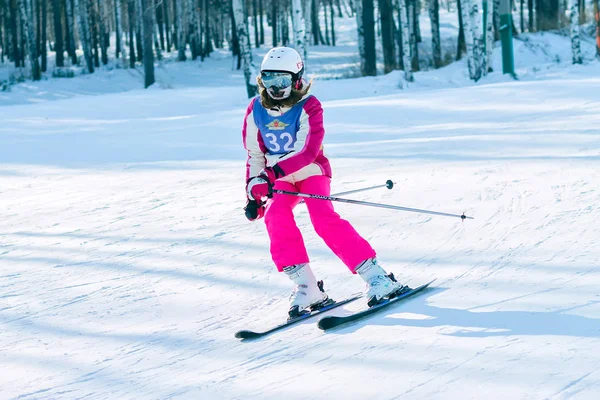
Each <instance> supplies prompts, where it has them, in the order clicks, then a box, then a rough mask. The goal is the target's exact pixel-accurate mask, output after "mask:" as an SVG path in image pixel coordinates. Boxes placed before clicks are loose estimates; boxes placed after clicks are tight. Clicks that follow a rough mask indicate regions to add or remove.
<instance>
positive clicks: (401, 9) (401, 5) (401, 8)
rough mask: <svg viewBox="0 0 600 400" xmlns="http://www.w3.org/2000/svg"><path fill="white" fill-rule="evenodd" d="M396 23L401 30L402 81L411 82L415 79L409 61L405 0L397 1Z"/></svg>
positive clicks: (408, 35) (408, 33)
mask: <svg viewBox="0 0 600 400" xmlns="http://www.w3.org/2000/svg"><path fill="white" fill-rule="evenodd" d="M398 22H399V24H400V29H401V30H402V60H403V64H404V79H406V81H407V82H413V81H414V80H415V78H414V77H413V73H412V66H411V59H410V32H409V27H408V14H407V7H406V1H405V0H398Z"/></svg>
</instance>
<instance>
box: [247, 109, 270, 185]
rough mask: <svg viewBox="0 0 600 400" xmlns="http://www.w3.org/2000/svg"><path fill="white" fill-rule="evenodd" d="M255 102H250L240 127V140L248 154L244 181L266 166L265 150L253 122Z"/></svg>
mask: <svg viewBox="0 0 600 400" xmlns="http://www.w3.org/2000/svg"><path fill="white" fill-rule="evenodd" d="M255 101H256V99H253V100H252V101H251V102H250V105H249V106H248V109H247V110H246V115H245V116H244V124H243V126H242V140H243V142H244V148H245V149H246V151H247V152H248V159H247V160H246V181H248V179H250V178H252V177H255V176H257V175H258V173H259V172H260V171H261V170H262V169H263V168H265V166H266V159H265V153H266V152H267V149H266V147H265V145H264V142H263V140H262V137H261V135H260V132H259V130H258V127H257V126H256V123H255V122H254V115H253V113H252V112H253V109H254V102H255Z"/></svg>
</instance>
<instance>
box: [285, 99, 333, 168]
mask: <svg viewBox="0 0 600 400" xmlns="http://www.w3.org/2000/svg"><path fill="white" fill-rule="evenodd" d="M324 136H325V129H324V128H323V107H322V106H321V102H320V101H319V100H317V98H316V97H314V96H312V97H310V98H309V99H308V100H307V101H306V103H304V108H303V110H302V115H301V116H300V128H299V129H298V132H297V133H296V142H295V143H294V148H293V150H292V151H290V152H289V153H287V154H285V155H284V156H282V157H281V158H280V159H279V160H278V162H277V166H278V167H279V168H281V170H283V172H284V173H285V175H289V174H293V173H294V172H296V171H299V170H300V169H302V168H304V167H306V166H307V165H310V164H312V163H313V162H315V160H316V159H317V156H318V155H319V153H320V152H321V148H322V145H323V137H324Z"/></svg>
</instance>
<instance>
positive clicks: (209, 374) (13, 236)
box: [0, 39, 600, 400]
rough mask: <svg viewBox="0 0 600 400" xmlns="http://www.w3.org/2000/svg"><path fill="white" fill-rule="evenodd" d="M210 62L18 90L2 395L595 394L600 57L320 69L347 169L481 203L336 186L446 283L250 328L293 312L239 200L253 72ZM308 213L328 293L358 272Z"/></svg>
mask: <svg viewBox="0 0 600 400" xmlns="http://www.w3.org/2000/svg"><path fill="white" fill-rule="evenodd" d="M532 40H536V39H532ZM556 40H557V41H560V40H559V39H556ZM563 42H564V40H563ZM565 48H566V46H565ZM528 54H529V55H530V56H531V57H535V54H534V53H532V52H530V53H528ZM215 63H218V61H215ZM182 68H183V67H182ZM522 68H526V66H525V65H523V66H522ZM206 71H207V73H208V74H211V75H210V76H208V77H207V76H204V78H203V77H202V75H201V76H199V78H198V79H199V82H200V81H202V80H203V79H204V81H205V82H206V83H207V84H206V85H205V86H202V87H188V88H182V87H175V88H174V89H172V90H163V89H160V88H155V89H151V90H148V91H142V90H129V91H127V92H122V93H110V94H98V95H95V96H83V95H81V94H78V95H77V96H67V97H69V98H67V99H65V100H59V101H44V102H41V103H39V104H35V105H31V104H24V103H26V102H22V101H20V100H19V101H16V102H15V103H18V104H15V105H6V106H4V107H1V108H0V112H1V113H2V116H3V125H2V127H1V128H0V220H1V221H2V224H0V327H1V328H0V360H1V365H2V373H0V398H3V399H80V398H87V399H261V400H262V399H282V398H286V399H365V398H368V399H401V398H413V399H456V398H461V399H481V398H488V399H597V398H599V397H600V356H599V354H600V293H599V292H598V287H599V285H600V272H599V266H600V249H599V247H598V239H599V238H600V207H599V204H600V184H599V183H598V182H599V181H600V172H599V171H600V133H599V131H598V128H597V127H598V126H599V124H600V114H598V110H599V109H600V94H599V93H600V78H599V74H598V66H597V64H593V63H589V64H587V65H584V66H581V67H567V66H566V65H565V64H552V66H550V67H548V68H547V70H544V71H543V73H542V72H539V71H538V73H536V74H535V75H533V73H532V74H531V75H528V74H523V75H524V77H525V79H524V80H521V81H512V80H508V79H507V78H506V77H502V76H500V75H498V74H494V75H492V76H490V77H488V78H486V79H485V80H484V81H483V82H480V83H479V84H477V85H473V84H471V83H469V82H468V81H466V79H464V76H465V73H464V65H463V66H462V69H460V68H459V66H456V65H451V66H449V67H448V68H446V69H443V70H440V71H433V72H428V73H421V74H418V75H417V80H418V83H417V84H415V85H413V86H411V87H410V88H409V89H408V90H399V89H398V82H400V81H401V79H400V74H399V73H393V74H389V75H387V76H383V77H377V78H361V79H354V80H331V81H317V82H316V83H315V86H314V93H315V94H316V95H317V96H318V97H319V98H320V99H321V100H322V101H323V105H324V108H325V120H326V127H327V137H326V143H325V149H326V152H327V154H328V155H329V156H330V158H331V160H332V164H333V168H334V174H335V178H334V183H333V189H334V191H344V190H350V189H355V188H358V187H363V186H371V185H376V184H383V183H384V182H385V181H386V180H387V179H393V180H394V181H395V182H396V187H395V188H394V189H393V190H387V189H380V190H375V191H371V192H365V193H361V194H356V195H353V196H352V198H357V199H363V200H366V201H372V202H382V203H386V204H396V205H402V206H406V207H417V208H424V209H431V210H438V211H444V212H451V213H462V212H465V213H467V215H471V216H473V217H475V219H474V220H472V221H464V222H462V221H460V220H458V219H451V218H445V217H434V216H428V215H422V214H413V213H403V212H395V211H391V210H385V209H377V208H368V207H361V206H356V205H348V204H336V209H337V210H338V212H340V213H341V214H342V215H343V216H344V217H346V218H347V219H349V220H350V221H351V222H352V223H353V224H354V225H355V227H356V228H357V229H358V230H359V232H361V233H362V234H363V235H364V236H365V237H366V238H368V240H370V241H371V243H372V244H373V245H374V246H375V248H376V249H377V251H378V255H379V259H380V261H381V263H382V264H383V265H384V266H385V267H386V268H387V269H388V270H390V271H393V272H394V273H395V274H396V275H397V276H398V278H399V279H400V280H402V281H404V282H408V283H410V284H412V285H418V284H420V283H423V282H425V281H427V280H428V279H430V278H431V277H437V278H438V281H437V282H436V287H435V288H434V289H433V290H431V291H429V292H427V293H426V294H424V295H423V296H420V297H418V298H415V299H413V300H411V301H409V302H407V303H404V304H402V305H399V306H398V307H396V308H394V309H391V310H389V311H386V312H384V313H382V314H379V315H377V316H376V317H374V318H372V319H369V320H367V321H364V322H361V323H359V324H356V325H352V326H349V327H347V328H344V329H341V330H338V331H335V332H332V333H322V332H321V331H319V330H318V329H317V328H316V326H315V324H314V322H309V323H303V324H300V325H298V326H296V327H295V328H293V329H290V330H288V331H284V332H280V333H278V334H274V335H272V336H269V337H267V338H265V339H263V340H260V341H253V342H239V341H237V340H236V339H234V337H233V334H234V332H235V331H237V330H239V329H245V328H248V329H261V328H263V327H266V326H268V325H270V324H275V323H278V322H280V321H281V320H282V318H284V316H285V313H286V311H287V310H286V309H287V302H286V297H287V295H288V293H289V291H290V284H289V282H288V281H287V279H286V278H285V277H284V276H283V275H281V274H278V273H277V272H276V271H275V269H274V267H273V266H272V264H271V261H270V258H269V254H268V241H267V238H266V233H265V228H264V225H263V223H262V222H257V223H250V222H248V221H247V220H246V219H245V217H244V215H243V211H242V207H243V205H244V191H243V185H244V163H245V155H244V151H243V149H242V148H241V147H242V146H241V138H240V123H241V118H242V116H243V112H244V110H245V106H246V104H247V101H246V100H245V98H244V97H245V95H244V87H243V85H242V84H241V82H242V77H241V75H240V74H238V73H231V74H230V75H227V74H225V72H223V74H220V75H219V74H217V73H216V72H210V71H211V70H210V68H207V69H206ZM212 71H214V70H212ZM527 71H532V70H531V69H529V70H527ZM188 72H189V71H188ZM213 78H214V79H213ZM215 79H219V80H218V81H215ZM217 83H220V84H217ZM45 100H49V98H45ZM296 215H297V221H298V223H299V225H300V226H301V229H302V230H303V233H304V234H305V239H306V242H307V244H308V247H309V253H310V255H311V258H312V263H313V268H314V270H315V271H316V273H317V274H318V276H319V278H321V279H324V280H325V282H326V288H328V289H329V292H330V295H331V296H332V297H343V296H345V295H347V294H350V293H353V292H356V291H359V290H361V289H362V286H363V285H362V282H361V281H360V279H359V278H358V277H356V276H352V275H351V274H349V273H348V271H347V270H346V269H345V267H344V266H343V265H342V263H341V262H340V261H339V260H337V259H336V258H335V257H334V256H333V255H332V253H331V252H330V251H329V250H328V249H327V248H326V247H325V246H324V244H323V243H322V242H321V241H320V239H319V238H318V237H317V236H316V234H315V233H314V231H313V230H312V228H311V226H310V221H309V219H308V215H307V213H306V211H305V210H304V209H303V206H299V207H298V209H297V212H296ZM360 306H361V304H360V303H358V302H357V303H354V304H352V305H350V306H348V307H347V308H346V310H349V309H357V308H359V307H360ZM344 312H346V311H344V310H339V311H338V310H336V311H333V312H332V314H338V313H344Z"/></svg>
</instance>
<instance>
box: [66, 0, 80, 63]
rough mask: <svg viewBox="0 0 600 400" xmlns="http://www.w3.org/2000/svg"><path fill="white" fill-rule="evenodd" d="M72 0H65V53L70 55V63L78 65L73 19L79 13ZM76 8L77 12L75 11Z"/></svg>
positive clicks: (74, 19) (75, 18)
mask: <svg viewBox="0 0 600 400" xmlns="http://www.w3.org/2000/svg"><path fill="white" fill-rule="evenodd" d="M73 1H74V0H65V4H66V7H65V21H66V22H67V23H66V29H65V31H66V35H65V38H66V42H67V53H68V54H69V57H71V64H72V65H78V64H79V58H78V57H77V51H76V50H77V46H76V45H75V30H76V29H77V28H75V21H76V20H78V19H77V17H76V16H77V15H78V14H79V10H78V9H76V8H75V6H74V3H73ZM75 10H77V12H75Z"/></svg>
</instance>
